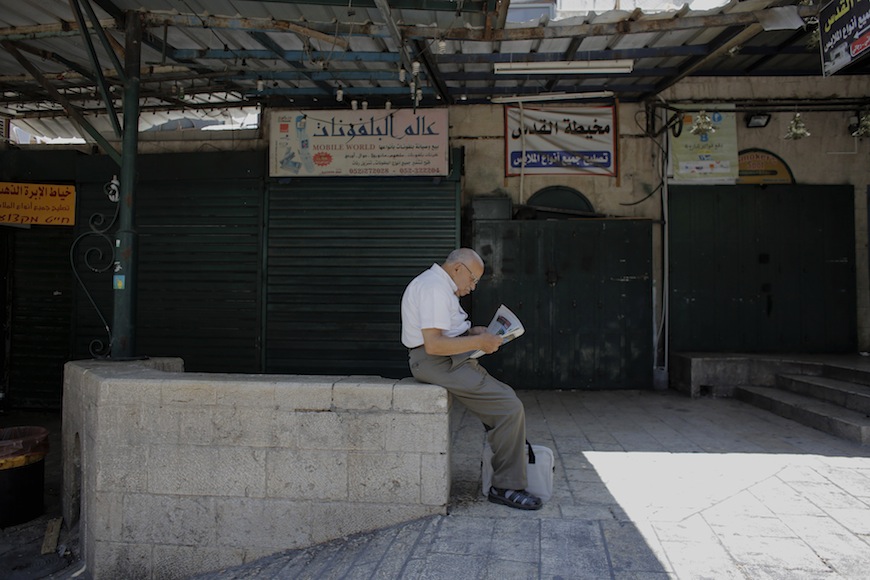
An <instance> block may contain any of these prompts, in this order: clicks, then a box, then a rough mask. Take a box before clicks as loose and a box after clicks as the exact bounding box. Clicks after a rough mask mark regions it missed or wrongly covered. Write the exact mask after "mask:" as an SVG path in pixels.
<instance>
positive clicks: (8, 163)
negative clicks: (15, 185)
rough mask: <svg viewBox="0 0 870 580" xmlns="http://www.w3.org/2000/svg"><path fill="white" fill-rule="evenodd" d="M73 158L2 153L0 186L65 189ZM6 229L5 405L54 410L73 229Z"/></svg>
mask: <svg viewBox="0 0 870 580" xmlns="http://www.w3.org/2000/svg"><path fill="white" fill-rule="evenodd" d="M77 157H78V154H77V153H75V152H73V151H62V152H45V151H39V152H30V151H7V152H4V153H2V155H0V181H11V182H27V183H59V184H64V185H70V184H72V183H74V179H75V163H76V158H77ZM6 229H7V235H6V236H5V237H6V240H7V242H8V243H9V244H10V247H9V248H8V249H7V252H8V253H7V255H8V257H9V270H8V272H9V276H10V278H11V280H10V284H9V289H10V294H11V295H10V296H7V300H11V313H10V318H9V325H10V329H9V332H10V336H9V337H8V340H9V341H10V353H9V355H10V356H9V359H8V360H7V361H6V362H7V364H8V365H9V366H8V373H9V375H8V376H9V384H8V385H7V390H6V398H7V400H6V401H5V404H7V405H8V406H9V407H10V408H17V409H25V408H30V409H59V408H60V406H61V393H62V385H63V365H64V363H65V362H66V361H67V360H68V355H69V346H70V309H71V301H72V276H71V274H70V269H69V246H70V242H71V240H72V237H73V228H70V227H55V226H38V225H35V226H31V227H29V228H12V227H7V228H6Z"/></svg>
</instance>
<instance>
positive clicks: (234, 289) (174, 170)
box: [75, 151, 265, 372]
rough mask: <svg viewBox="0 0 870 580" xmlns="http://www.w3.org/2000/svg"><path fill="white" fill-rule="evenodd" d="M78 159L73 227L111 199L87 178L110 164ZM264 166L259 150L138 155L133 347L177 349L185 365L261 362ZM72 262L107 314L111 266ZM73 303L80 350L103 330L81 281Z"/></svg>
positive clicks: (105, 208) (83, 353) (245, 366)
mask: <svg viewBox="0 0 870 580" xmlns="http://www.w3.org/2000/svg"><path fill="white" fill-rule="evenodd" d="M81 166H82V167H81V173H82V174H83V175H84V176H85V178H83V181H82V182H81V183H80V190H81V192H82V193H83V195H82V199H83V200H84V201H83V203H82V205H81V206H80V216H79V222H80V226H79V229H80V230H82V229H83V228H86V227H87V221H88V216H90V215H91V214H93V213H95V212H101V213H103V214H106V215H108V216H109V217H111V212H113V211H114V210H115V206H116V204H111V203H110V202H108V201H107V198H106V196H105V195H104V194H102V187H103V185H104V184H103V182H93V181H91V180H92V179H93V178H94V177H97V176H101V177H105V176H108V177H111V175H112V172H113V171H117V168H116V166H113V164H112V163H111V162H110V161H109V160H108V159H107V158H105V157H100V158H90V159H87V160H84V161H83V162H82V164H81ZM264 171H265V155H264V153H263V152H262V151H253V152H232V153H230V152H222V153H208V154H203V153H198V154H173V155H144V156H140V157H139V161H138V173H139V175H140V178H139V182H138V186H137V189H136V197H135V201H134V203H135V205H136V231H137V232H138V239H139V246H138V285H137V288H136V289H135V292H136V303H137V320H136V323H137V326H136V329H135V336H136V353H137V354H141V355H145V356H150V357H156V356H177V357H182V358H183V359H184V366H185V369H186V370H188V371H207V372H258V371H259V370H260V359H261V354H260V330H261V318H260V316H261V304H262V301H261V293H262V286H261V276H260V270H261V264H262V254H261V229H262V222H263V215H262V211H263V209H262V206H263V201H262V200H263V190H264ZM86 178H90V179H86ZM112 231H114V229H113V230H112ZM83 244H85V247H84V248H83V249H82V251H85V248H87V247H90V245H93V246H94V247H99V245H98V244H99V240H98V239H94V240H86V241H85V242H83ZM79 271H80V272H81V273H82V275H83V277H85V279H86V280H87V282H88V287H89V289H90V292H91V293H92V294H93V296H94V297H95V298H96V300H97V302H98V304H99V305H100V307H101V309H102V311H103V314H104V316H106V318H107V319H108V320H110V321H111V317H112V314H113V300H114V296H113V291H112V289H111V272H109V275H108V277H107V275H106V274H91V273H90V272H88V271H87V268H81V267H80V268H79ZM78 303H79V315H78V316H77V317H76V320H77V322H78V325H77V332H76V338H77V341H76V353H75V354H76V355H78V356H79V357H87V356H89V355H90V353H89V352H88V348H87V347H88V344H89V342H90V340H92V339H93V338H94V337H96V338H102V337H104V336H105V332H103V331H102V330H101V328H100V325H99V322H100V321H99V318H98V317H97V315H96V314H95V312H94V311H93V308H91V307H90V306H89V305H88V304H87V300H86V297H85V295H84V293H83V292H82V291H79V301H78Z"/></svg>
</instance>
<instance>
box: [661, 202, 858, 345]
mask: <svg viewBox="0 0 870 580" xmlns="http://www.w3.org/2000/svg"><path fill="white" fill-rule="evenodd" d="M669 228H670V287H671V291H670V295H669V308H670V337H669V338H670V348H671V350H673V351H696V352H717V351H718V352H854V350H855V348H856V342H857V330H856V328H857V319H856V290H855V235H854V231H855V222H854V191H853V188H852V187H851V186H806V185H804V186H799V185H798V186H796V185H782V186H767V187H758V186H736V187H724V186H680V187H672V188H671V190H670V219H669Z"/></svg>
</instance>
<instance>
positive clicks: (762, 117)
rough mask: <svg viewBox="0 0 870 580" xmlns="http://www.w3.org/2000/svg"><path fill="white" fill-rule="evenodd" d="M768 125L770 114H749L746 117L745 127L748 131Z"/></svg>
mask: <svg viewBox="0 0 870 580" xmlns="http://www.w3.org/2000/svg"><path fill="white" fill-rule="evenodd" d="M768 123H770V113H751V114H749V115H746V126H747V127H749V128H750V129H757V128H759V127H767V124H768Z"/></svg>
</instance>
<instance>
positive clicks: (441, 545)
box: [428, 516, 497, 555]
mask: <svg viewBox="0 0 870 580" xmlns="http://www.w3.org/2000/svg"><path fill="white" fill-rule="evenodd" d="M496 523H497V520H495V519H493V518H481V517H455V516H451V517H448V518H445V519H444V520H443V521H442V522H441V526H440V527H439V529H438V531H437V533H436V534H435V537H434V538H433V539H432V542H431V544H429V546H428V550H429V552H431V553H437V554H453V555H480V554H486V553H487V552H488V551H489V549H490V546H491V544H492V537H493V532H494V531H495V527H496Z"/></svg>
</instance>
